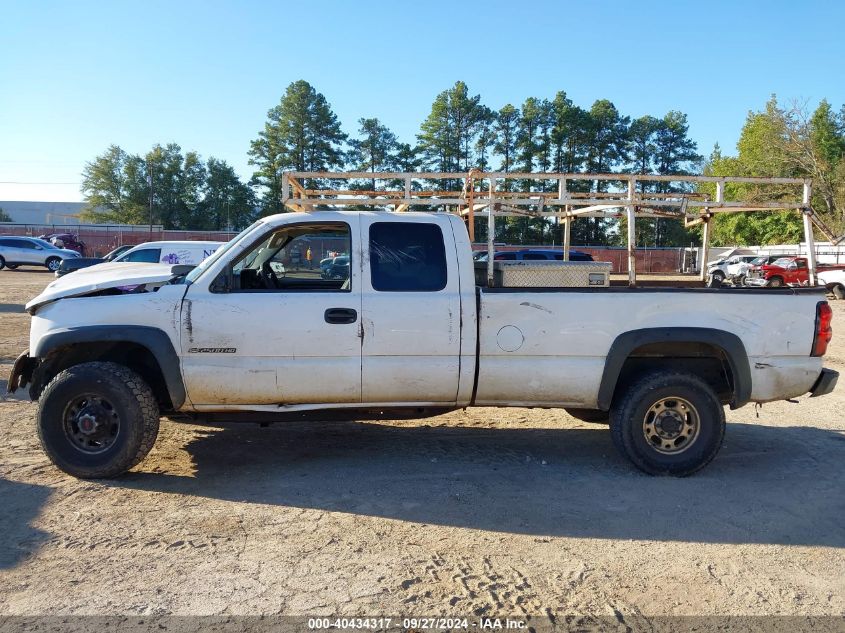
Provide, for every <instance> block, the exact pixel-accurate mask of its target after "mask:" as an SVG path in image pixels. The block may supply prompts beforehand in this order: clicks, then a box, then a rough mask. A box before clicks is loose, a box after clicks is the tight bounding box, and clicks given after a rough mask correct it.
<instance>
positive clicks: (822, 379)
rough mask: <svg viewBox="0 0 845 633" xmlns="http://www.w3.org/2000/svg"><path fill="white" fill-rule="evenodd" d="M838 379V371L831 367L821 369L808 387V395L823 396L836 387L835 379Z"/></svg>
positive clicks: (812, 396)
mask: <svg viewBox="0 0 845 633" xmlns="http://www.w3.org/2000/svg"><path fill="white" fill-rule="evenodd" d="M838 379H839V372H838V371H833V370H832V369H822V373H820V374H819V377H818V378H817V379H816V383H815V384H814V385H813V386H812V387H811V388H810V397H811V398H815V397H816V396H825V395H827V394H829V393H830V392H831V391H833V388H834V387H836V381H837V380H838Z"/></svg>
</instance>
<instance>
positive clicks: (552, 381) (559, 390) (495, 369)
mask: <svg viewBox="0 0 845 633" xmlns="http://www.w3.org/2000/svg"><path fill="white" fill-rule="evenodd" d="M818 300H819V299H818V297H817V296H814V295H803V296H802V295H799V296H794V297H790V301H788V302H786V301H784V300H783V296H782V295H778V294H765V295H764V294H751V293H749V292H746V293H730V294H728V293H700V292H694V291H693V292H676V291H665V290H653V291H649V290H645V289H644V290H636V291H625V289H619V290H615V289H614V290H611V291H596V290H593V289H584V290H583V291H580V290H579V291H575V290H571V291H561V292H542V293H540V292H531V291H525V292H495V291H492V292H491V291H482V293H481V325H480V333H479V336H480V340H481V347H480V354H479V378H478V394H477V400H476V403H477V404H480V405H501V404H503V403H506V402H523V403H525V404H530V403H537V402H545V403H547V404H550V405H551V404H555V405H558V406H572V407H585V408H590V407H594V406H596V395H597V393H598V386H599V383H600V381H601V378H602V374H603V371H604V366H605V359H606V357H607V354H608V352H609V351H610V346H611V345H612V344H613V342H614V340H616V338H617V337H618V336H619V335H620V334H622V333H624V332H627V331H630V330H639V329H643V328H669V327H677V326H678V325H679V324H682V325H684V326H686V327H702V328H715V329H719V330H723V331H726V332H730V333H731V334H735V335H736V336H738V337H739V338H740V339H741V340H742V341H743V342H744V343H745V346H746V351H747V353H748V357H749V364H750V365H751V369H752V375H753V378H754V381H753V383H752V397H751V399H752V400H754V401H758V400H759V401H761V402H762V401H767V400H772V399H775V398H781V399H782V398H783V397H784V396H783V395H782V394H783V393H791V394H792V395H790V396H786V397H794V396H796V395H800V394H802V393H806V392H807V391H808V390H809V388H810V387H811V386H812V384H813V382H814V381H815V379H816V378H817V377H818V374H819V372H820V371H821V359H820V358H813V357H810V349H811V346H812V338H813V332H812V329H811V328H809V329H808V327H807V315H808V314H813V313H814V312H815V305H816V303H817V302H818ZM745 315H754V318H749V317H746V316H745ZM515 329H518V330H519V332H520V334H521V337H522V339H523V341H522V342H521V343H519V348H518V349H515V350H513V351H507V349H508V347H509V346H508V345H507V341H504V343H505V344H503V337H505V336H508V335H510V336H513V335H514V334H515V333H514V332H513V330H515ZM503 330H504V332H503ZM518 339H519V336H517V342H518ZM512 346H513V345H511V346H510V347H512ZM775 394H778V395H775Z"/></svg>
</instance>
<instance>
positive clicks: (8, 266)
mask: <svg viewBox="0 0 845 633" xmlns="http://www.w3.org/2000/svg"><path fill="white" fill-rule="evenodd" d="M18 266H19V264H6V268H8V269H9V270H17V269H18Z"/></svg>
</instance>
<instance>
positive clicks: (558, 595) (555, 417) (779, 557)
mask: <svg viewBox="0 0 845 633" xmlns="http://www.w3.org/2000/svg"><path fill="white" fill-rule="evenodd" d="M51 278H52V277H51V276H50V275H49V274H47V273H42V272H35V271H32V272H29V271H24V270H19V271H14V272H13V271H8V270H3V271H0V323H2V328H0V356H2V358H0V362H2V365H3V366H2V367H0V371H2V372H3V373H2V376H3V377H4V379H5V377H6V376H7V375H8V371H9V368H10V365H11V362H12V361H13V360H14V357H15V356H16V355H17V354H18V353H19V352H20V351H21V350H23V349H24V348H25V347H26V346H27V338H28V320H29V319H28V315H26V314H25V313H23V312H22V304H23V303H24V302H25V301H26V300H27V299H28V298H30V297H32V296H34V295H35V294H37V293H38V292H39V291H40V289H41V288H42V287H43V286H44V285H45V284H46V283H47V282H48V281H49V280H50V279H51ZM832 305H833V307H834V312H835V319H834V330H835V332H836V333H835V334H834V340H833V343H832V348H831V353H830V354H829V356H828V359H827V362H828V365H829V366H831V367H833V368H835V369H838V370H839V371H840V372H842V371H845V335H843V334H841V333H840V332H842V331H845V327H843V326H840V325H839V324H840V323H845V301H840V302H833V303H832ZM840 328H841V329H840ZM2 386H3V387H4V389H3V391H5V380H3V381H2ZM843 394H845V391H843V388H842V387H841V386H840V388H839V389H838V390H837V392H835V393H834V394H832V395H830V396H827V397H824V398H817V399H813V400H809V399H807V398H801V402H800V404H798V405H796V404H790V403H786V402H784V403H776V404H771V405H766V406H765V407H764V408H763V409H762V410H761V411H759V419H758V418H757V416H756V412H755V409H754V408H753V407H745V408H744V409H741V410H739V411H728V412H727V414H728V420H729V425H728V432H727V437H726V441H725V445H724V447H723V449H722V452H721V453H720V455H719V457H717V459H716V461H715V462H714V463H713V464H711V465H710V466H709V467H708V468H707V469H706V470H705V471H703V472H702V473H700V474H698V475H697V476H694V477H692V478H688V479H664V478H651V477H647V476H645V475H642V474H640V473H639V472H637V471H635V470H634V469H633V468H632V467H631V466H629V465H628V463H627V462H626V461H625V460H624V459H623V458H621V457H620V456H618V455H617V453H616V451H615V450H614V448H613V446H612V444H611V440H610V435H609V433H608V432H607V430H606V427H603V426H600V425H593V424H588V423H584V422H579V421H577V420H573V419H572V418H570V417H569V416H567V415H566V414H565V413H563V412H548V411H532V410H527V409H511V410H496V409H475V410H469V411H466V412H456V413H452V414H449V415H444V416H441V417H437V418H432V419H429V420H424V421H413V422H407V421H396V422H386V423H329V422H326V423H309V424H300V423H297V424H287V425H276V426H271V427H268V428H260V427H259V426H257V425H240V426H232V427H228V428H210V427H204V426H195V425H187V424H181V423H175V422H169V421H164V422H163V424H162V429H161V433H160V435H159V439H158V443H157V444H156V447H155V448H154V449H153V451H152V453H151V454H150V456H149V457H148V458H147V459H146V460H145V461H144V462H143V463H142V464H141V465H140V466H139V467H137V468H136V469H135V471H133V472H132V473H130V474H129V475H128V476H126V477H124V478H121V479H118V480H112V481H103V482H84V481H78V480H76V479H73V478H71V477H68V476H66V475H64V474H62V473H61V472H59V471H58V470H56V469H55V468H53V467H52V466H51V464H50V463H49V462H48V461H47V459H46V458H45V457H44V455H43V454H42V452H41V451H40V449H39V447H38V442H37V438H36V434H35V428H34V417H35V405H33V404H31V403H29V402H26V401H24V400H21V399H18V398H8V397H7V398H5V399H4V400H3V401H2V403H0V411H2V422H3V425H2V430H3V432H2V436H0V500H2V503H1V504H0V507H2V511H0V534H2V535H3V539H2V541H0V615H11V614H18V615H21V614H22V615H38V614H60V615H72V614H127V615H150V614H170V613H174V614H186V615H195V614H307V615H316V614H341V615H439V614H442V615H472V614H475V615H479V614H489V615H499V616H505V615H513V616H519V615H524V614H529V615H534V616H542V617H546V618H548V617H552V618H560V616H561V615H564V614H570V615H594V616H603V617H604V616H611V617H614V618H616V619H617V620H618V621H620V622H624V623H631V622H640V623H643V622H645V623H647V622H648V621H649V619H650V618H653V617H655V616H661V615H718V616H728V615H733V616H753V615H759V614H783V615H787V614H789V615H818V616H822V615H837V616H840V617H841V616H843V615H845V525H843V524H845V416H843V403H845V395H843Z"/></svg>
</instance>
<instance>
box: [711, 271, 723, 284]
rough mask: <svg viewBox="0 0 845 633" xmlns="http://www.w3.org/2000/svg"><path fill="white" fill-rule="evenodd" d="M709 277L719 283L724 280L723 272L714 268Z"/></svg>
mask: <svg viewBox="0 0 845 633" xmlns="http://www.w3.org/2000/svg"><path fill="white" fill-rule="evenodd" d="M711 278H712V279H713V280H715V281H718V282H719V283H722V282H724V281H725V273H723V272H722V271H721V270H716V271H714V272H713V274H712V275H711Z"/></svg>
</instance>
